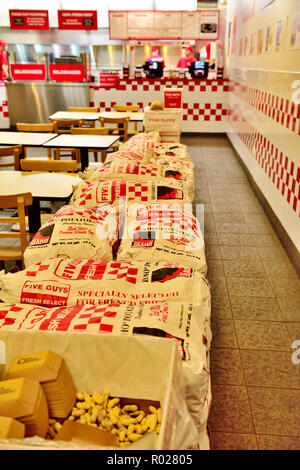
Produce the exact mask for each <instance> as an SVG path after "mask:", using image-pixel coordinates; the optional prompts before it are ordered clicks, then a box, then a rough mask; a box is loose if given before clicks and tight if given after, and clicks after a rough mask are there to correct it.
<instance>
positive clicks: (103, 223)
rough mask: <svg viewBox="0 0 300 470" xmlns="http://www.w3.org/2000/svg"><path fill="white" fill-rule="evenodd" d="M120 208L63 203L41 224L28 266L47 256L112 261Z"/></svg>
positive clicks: (29, 251)
mask: <svg viewBox="0 0 300 470" xmlns="http://www.w3.org/2000/svg"><path fill="white" fill-rule="evenodd" d="M118 237H119V226H118V214H117V209H116V208H115V207H114V206H113V205H111V204H103V205H102V206H99V207H96V208H95V209H89V208H86V207H74V206H63V207H62V208H61V209H59V211H58V212H56V214H54V215H53V216H51V217H50V219H48V221H47V222H46V223H45V224H43V225H42V226H41V228H40V229H39V231H38V232H37V233H36V234H35V236H34V237H33V239H32V240H31V242H30V244H29V246H28V247H27V248H26V250H25V252H24V261H25V265H26V266H29V265H31V264H35V263H38V262H39V261H42V260H44V259H46V258H57V257H66V258H75V257H76V256H78V255H79V254H80V257H81V258H82V259H94V260H97V261H100V260H112V259H113V255H114V250H115V248H116V245H117V243H118Z"/></svg>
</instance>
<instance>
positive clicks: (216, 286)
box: [209, 276, 228, 297]
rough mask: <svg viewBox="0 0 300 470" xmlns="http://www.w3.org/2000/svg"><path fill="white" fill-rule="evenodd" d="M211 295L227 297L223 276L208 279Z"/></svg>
mask: <svg viewBox="0 0 300 470" xmlns="http://www.w3.org/2000/svg"><path fill="white" fill-rule="evenodd" d="M209 282H210V287H211V295H212V297H228V291H227V285H226V280H225V277H221V276H216V277H212V278H211V279H209Z"/></svg>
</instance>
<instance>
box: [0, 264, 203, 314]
mask: <svg viewBox="0 0 300 470" xmlns="http://www.w3.org/2000/svg"><path fill="white" fill-rule="evenodd" d="M0 300H1V301H2V302H5V303H23V304H34V305H40V306H44V307H54V306H74V305H98V304H103V303H110V302H116V303H133V304H140V303H146V304H160V303H161V302H163V301H166V302H195V303H201V304H202V305H203V309H204V311H206V312H207V313H208V312H209V309H210V288H209V284H208V281H207V280H206V279H205V277H204V276H203V275H202V274H201V273H200V272H199V271H198V270H195V269H192V268H188V267H186V266H183V265H180V264H178V263H177V264H176V263H163V262H153V263H150V262H149V263H148V262H144V263H143V262H135V263H130V262H121V261H99V262H97V261H94V260H82V259H62V258H51V259H47V260H44V261H42V262H41V263H37V264H34V265H31V266H29V267H28V268H26V269H24V270H22V271H19V272H17V273H13V274H12V273H8V274H5V273H4V271H2V272H1V273H0Z"/></svg>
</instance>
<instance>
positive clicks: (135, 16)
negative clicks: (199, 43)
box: [109, 10, 219, 40]
mask: <svg viewBox="0 0 300 470" xmlns="http://www.w3.org/2000/svg"><path fill="white" fill-rule="evenodd" d="M109 37H110V39H157V40H159V39H198V38H199V39H210V40H216V39H218V37H219V10H195V11H110V12H109Z"/></svg>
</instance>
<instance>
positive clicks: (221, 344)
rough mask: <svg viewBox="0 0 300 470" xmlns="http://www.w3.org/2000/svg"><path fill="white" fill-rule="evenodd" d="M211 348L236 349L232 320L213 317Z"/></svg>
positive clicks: (236, 343)
mask: <svg viewBox="0 0 300 470" xmlns="http://www.w3.org/2000/svg"><path fill="white" fill-rule="evenodd" d="M211 329H212V335H213V339H212V344H211V347H213V348H238V342H237V338H236V334H235V328H234V323H233V320H232V319H230V318H222V317H213V318H212V319H211Z"/></svg>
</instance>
